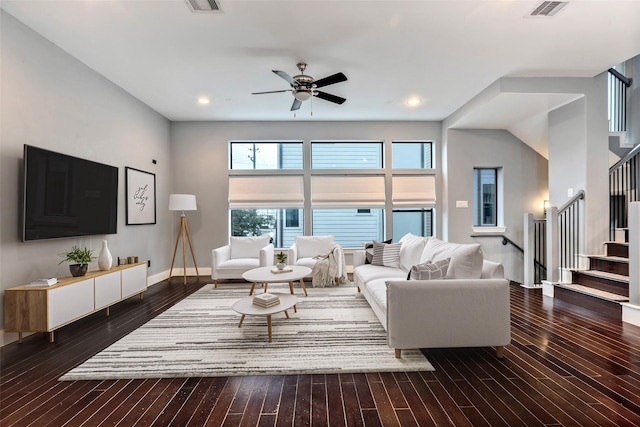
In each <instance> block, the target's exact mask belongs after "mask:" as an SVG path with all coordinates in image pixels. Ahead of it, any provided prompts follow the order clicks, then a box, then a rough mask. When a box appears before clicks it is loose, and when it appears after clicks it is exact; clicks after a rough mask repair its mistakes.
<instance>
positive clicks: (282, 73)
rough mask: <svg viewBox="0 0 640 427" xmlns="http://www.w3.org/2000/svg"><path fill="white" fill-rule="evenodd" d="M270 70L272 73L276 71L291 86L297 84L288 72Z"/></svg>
mask: <svg viewBox="0 0 640 427" xmlns="http://www.w3.org/2000/svg"><path fill="white" fill-rule="evenodd" d="M271 71H273V72H274V73H276V74H277V75H279V76H280V77H282V78H283V79H285V80H286V81H288V82H289V84H290V85H291V86H293V87H296V86H298V82H297V81H295V80H293V77H291V76H290V75H289V74H287V73H285V72H284V71H280V70H271Z"/></svg>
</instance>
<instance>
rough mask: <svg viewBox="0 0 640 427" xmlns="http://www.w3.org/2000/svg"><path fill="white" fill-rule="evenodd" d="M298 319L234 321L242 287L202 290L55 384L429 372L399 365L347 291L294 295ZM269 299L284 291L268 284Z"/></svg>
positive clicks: (411, 354)
mask: <svg viewBox="0 0 640 427" xmlns="http://www.w3.org/2000/svg"><path fill="white" fill-rule="evenodd" d="M295 291H296V295H297V296H298V299H299V302H298V305H297V308H298V312H297V313H294V312H293V310H289V311H288V313H289V316H290V318H289V319H287V318H286V317H285V315H284V313H279V314H275V315H273V342H271V343H269V342H268V334H267V321H266V318H265V317H258V316H247V317H246V318H245V320H244V323H243V324H242V327H241V328H238V321H239V320H240V315H239V314H238V313H236V312H235V311H233V310H232V309H231V305H232V304H233V303H234V302H235V301H237V300H238V299H240V298H243V297H245V296H247V294H248V286H243V285H238V284H226V285H218V288H217V289H214V288H213V286H212V285H206V286H204V287H203V288H202V289H200V290H198V291H197V292H195V293H193V294H192V295H191V296H189V297H187V298H186V299H184V300H183V301H181V302H179V303H178V304H176V305H175V306H173V307H171V308H170V309H168V310H167V311H165V312H164V313H162V314H160V315H159V316H157V317H156V318H154V319H152V320H151V321H149V322H147V323H146V324H145V325H143V326H141V327H140V328H138V329H136V330H135V331H133V332H132V333H130V334H129V335H127V336H126V337H124V338H122V339H121V340H119V341H117V342H116V343H114V344H113V345H111V346H109V347H108V348H106V349H105V350H103V351H102V352H100V353H98V354H97V355H95V356H93V357H92V358H90V359H89V360H87V361H86V362H84V363H82V364H81V365H79V366H78V367H76V368H74V369H72V370H71V371H69V372H68V373H66V374H65V375H63V376H62V377H61V378H60V380H61V381H75V380H109V379H138V378H181V377H217V376H238V375H280V374H283V375H288V374H324V373H358V372H394V371H432V370H433V369H434V368H433V366H432V365H431V363H429V361H428V360H427V359H426V358H425V357H424V355H423V354H422V353H421V352H420V351H419V350H403V351H402V359H396V358H395V357H394V350H393V349H391V348H389V347H388V346H387V343H386V333H385V331H384V329H383V328H382V326H381V325H380V322H379V321H378V318H377V317H376V316H375V314H374V313H373V310H371V308H370V307H369V304H368V303H367V301H366V300H365V299H364V297H363V296H362V295H361V294H359V293H357V292H356V288H355V287H343V286H340V287H332V288H308V293H309V296H306V297H305V296H304V294H303V293H302V291H301V289H300V288H299V287H298V288H296V289H295ZM269 292H283V293H286V292H288V287H287V286H285V285H279V284H276V285H269Z"/></svg>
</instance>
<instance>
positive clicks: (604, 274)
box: [554, 242, 629, 319]
mask: <svg viewBox="0 0 640 427" xmlns="http://www.w3.org/2000/svg"><path fill="white" fill-rule="evenodd" d="M605 248H606V250H605V253H606V255H593V256H589V257H588V258H589V269H588V270H575V269H572V270H570V271H571V283H558V284H556V285H555V289H554V297H555V298H557V299H559V300H561V301H566V302H569V303H571V304H574V305H577V306H580V307H583V308H586V309H589V310H592V311H595V312H598V313H601V314H603V315H605V316H608V317H613V318H616V319H621V318H622V306H621V305H620V303H621V302H628V301H629V244H628V243H618V242H606V243H605Z"/></svg>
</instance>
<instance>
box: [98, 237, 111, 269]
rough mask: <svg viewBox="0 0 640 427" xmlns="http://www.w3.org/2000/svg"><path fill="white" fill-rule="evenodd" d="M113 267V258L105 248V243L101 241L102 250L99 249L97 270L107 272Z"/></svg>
mask: <svg viewBox="0 0 640 427" xmlns="http://www.w3.org/2000/svg"><path fill="white" fill-rule="evenodd" d="M112 265H113V257H112V256H111V252H109V248H108V247H107V241H106V240H103V241H102V249H100V255H98V268H100V270H109V269H110V268H111V266H112Z"/></svg>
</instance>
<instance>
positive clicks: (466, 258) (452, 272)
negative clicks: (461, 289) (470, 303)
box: [421, 237, 483, 279]
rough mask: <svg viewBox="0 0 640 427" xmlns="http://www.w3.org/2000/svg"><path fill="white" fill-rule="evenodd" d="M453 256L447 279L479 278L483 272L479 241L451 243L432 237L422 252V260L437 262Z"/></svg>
mask: <svg viewBox="0 0 640 427" xmlns="http://www.w3.org/2000/svg"><path fill="white" fill-rule="evenodd" d="M447 258H451V262H450V263H449V268H448V269H447V276H446V278H447V279H479V278H480V276H481V274H482V261H483V255H482V249H481V247H480V244H479V243H471V244H461V243H449V242H443V241H442V240H439V239H436V238H433V237H432V238H431V239H429V241H428V242H427V245H426V246H425V248H424V252H423V253H422V257H421V261H422V262H425V261H430V262H436V261H441V260H443V259H447Z"/></svg>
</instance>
